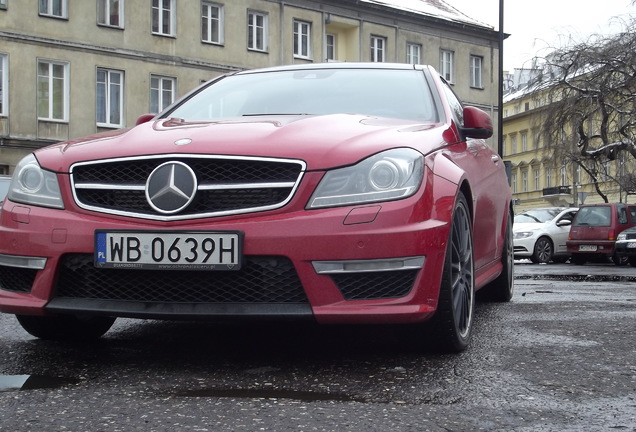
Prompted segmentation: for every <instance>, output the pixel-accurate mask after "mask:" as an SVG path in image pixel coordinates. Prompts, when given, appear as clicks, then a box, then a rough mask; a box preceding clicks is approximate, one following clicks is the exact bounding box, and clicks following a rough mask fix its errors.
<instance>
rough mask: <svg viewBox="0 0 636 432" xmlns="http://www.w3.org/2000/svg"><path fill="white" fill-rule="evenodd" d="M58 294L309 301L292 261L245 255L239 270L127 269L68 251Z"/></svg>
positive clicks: (171, 299)
mask: <svg viewBox="0 0 636 432" xmlns="http://www.w3.org/2000/svg"><path fill="white" fill-rule="evenodd" d="M59 270H60V272H59V277H58V280H57V286H56V297H58V298H59V297H63V298H77V299H99V300H127V301H138V302H151V303H153V302H154V303H225V304H227V303H242V304H246V303H261V304H275V303H307V298H306V296H305V292H304V290H303V287H302V285H301V283H300V280H299V278H298V275H297V273H296V270H295V268H294V266H293V264H292V262H291V261H290V260H289V259H288V258H286V257H280V256H260V257H254V256H246V257H245V260H244V263H243V268H242V269H241V270H239V271H216V272H214V271H210V272H206V271H185V270H174V271H172V270H166V271H160V270H126V269H102V268H96V267H94V266H93V256H92V255H90V254H69V255H64V256H63V258H62V260H61V264H60V269H59Z"/></svg>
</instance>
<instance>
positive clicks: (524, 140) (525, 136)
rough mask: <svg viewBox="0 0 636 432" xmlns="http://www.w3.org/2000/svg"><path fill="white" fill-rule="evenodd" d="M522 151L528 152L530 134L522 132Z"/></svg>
mask: <svg viewBox="0 0 636 432" xmlns="http://www.w3.org/2000/svg"><path fill="white" fill-rule="evenodd" d="M521 151H522V152H526V151H528V132H521Z"/></svg>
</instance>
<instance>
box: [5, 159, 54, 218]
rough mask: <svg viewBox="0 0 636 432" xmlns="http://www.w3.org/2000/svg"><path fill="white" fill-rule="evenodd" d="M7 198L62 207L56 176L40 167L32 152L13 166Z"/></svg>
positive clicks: (44, 205)
mask: <svg viewBox="0 0 636 432" xmlns="http://www.w3.org/2000/svg"><path fill="white" fill-rule="evenodd" d="M7 198H9V200H11V201H13V202H19V203H24V204H30V205H35V206H42V207H53V208H60V209H61V208H64V204H63V203H62V194H61V193H60V185H59V184H58V182H57V177H56V176H55V174H54V173H52V172H50V171H45V170H43V169H42V168H40V164H38V161H37V160H36V159H35V156H33V155H32V154H31V155H29V156H27V157H25V158H24V159H22V160H21V161H20V163H18V165H17V166H16V167H15V171H14V173H13V178H12V179H11V185H10V186H9V192H8V193H7Z"/></svg>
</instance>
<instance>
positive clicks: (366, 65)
mask: <svg viewBox="0 0 636 432" xmlns="http://www.w3.org/2000/svg"><path fill="white" fill-rule="evenodd" d="M431 68H432V66H428V65H414V64H406V63H382V62H329V63H310V64H305V65H285V66H273V67H268V68H261V69H249V70H243V71H239V72H236V73H234V74H233V75H247V74H253V73H262V72H280V71H294V70H330V69H332V70H335V69H376V70H389V69H397V70H430V69H431Z"/></svg>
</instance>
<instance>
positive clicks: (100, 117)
mask: <svg viewBox="0 0 636 432" xmlns="http://www.w3.org/2000/svg"><path fill="white" fill-rule="evenodd" d="M449 3H452V2H451V1H450V0H449ZM399 4H400V3H395V5H391V2H389V1H375V0H358V1H355V0H342V1H308V0H289V1H288V0H286V1H282V0H231V1H229V0H225V1H223V0H218V1H207V0H161V1H160V0H0V173H11V172H12V170H13V168H14V167H15V165H16V163H17V162H19V160H20V159H21V158H22V157H23V156H24V155H26V154H27V153H29V152H30V151H32V150H33V149H36V148H39V147H42V146H44V145H48V144H51V143H55V142H59V141H65V140H72V139H74V138H77V137H81V136H85V135H90V134H93V133H96V132H103V131H108V130H111V129H119V128H125V127H130V126H133V125H134V124H135V121H136V119H137V118H138V116H140V115H141V114H144V113H154V112H159V111H161V110H162V109H163V108H165V107H166V106H168V105H169V104H171V103H172V102H174V101H175V100H176V99H178V98H179V97H181V96H183V95H184V94H186V93H187V92H188V91H190V90H192V89H193V88H196V87H197V86H199V85H200V84H201V83H203V82H205V81H207V80H209V79H211V78H214V77H217V76H219V75H221V74H224V73H230V72H234V71H239V70H243V69H252V68H259V67H269V66H276V65H283V64H294V63H314V62H324V61H348V62H353V61H382V62H398V63H423V64H431V65H433V66H435V67H436V68H437V69H438V70H439V71H440V73H441V74H442V75H443V76H444V77H445V78H446V79H447V80H448V81H449V82H451V83H452V84H453V86H454V89H455V91H456V92H457V94H458V95H459V96H460V97H461V98H462V99H463V100H464V101H465V102H466V103H467V104H470V105H474V106H477V107H480V108H482V109H484V110H485V111H487V112H488V113H489V114H491V115H492V116H493V118H496V116H497V100H498V93H497V91H498V88H499V86H498V82H497V77H498V74H497V70H498V34H497V32H495V31H494V30H493V29H492V28H491V27H489V26H488V25H485V24H482V23H480V22H478V21H475V20H473V19H471V18H469V17H467V16H465V15H463V14H461V13H460V12H458V11H457V10H455V9H454V8H452V7H449V5H447V4H445V3H444V2H443V1H440V0H422V1H421V7H418V8H410V9H405V8H402V7H400V6H399ZM495 136H496V135H495ZM493 146H495V144H493Z"/></svg>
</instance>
